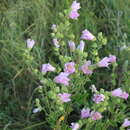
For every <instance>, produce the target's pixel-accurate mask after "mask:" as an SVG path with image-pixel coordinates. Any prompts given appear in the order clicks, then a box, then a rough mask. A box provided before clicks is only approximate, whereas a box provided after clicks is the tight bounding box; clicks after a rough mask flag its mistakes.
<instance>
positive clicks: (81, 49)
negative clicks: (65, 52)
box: [77, 40, 85, 52]
mask: <svg viewBox="0 0 130 130" xmlns="http://www.w3.org/2000/svg"><path fill="white" fill-rule="evenodd" d="M84 46H85V42H84V41H82V40H81V41H80V44H79V45H78V47H77V49H79V50H80V51H82V52H83V51H84Z"/></svg>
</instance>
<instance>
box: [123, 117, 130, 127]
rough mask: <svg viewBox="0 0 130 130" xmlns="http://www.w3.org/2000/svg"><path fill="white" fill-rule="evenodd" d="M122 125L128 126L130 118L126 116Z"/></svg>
mask: <svg viewBox="0 0 130 130" xmlns="http://www.w3.org/2000/svg"><path fill="white" fill-rule="evenodd" d="M122 126H123V127H128V126H130V120H128V119H127V118H126V119H125V120H124V123H123V124H122Z"/></svg>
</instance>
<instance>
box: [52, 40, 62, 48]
mask: <svg viewBox="0 0 130 130" xmlns="http://www.w3.org/2000/svg"><path fill="white" fill-rule="evenodd" d="M53 44H54V45H55V47H56V48H59V47H60V45H59V42H58V40H57V38H54V39H53Z"/></svg>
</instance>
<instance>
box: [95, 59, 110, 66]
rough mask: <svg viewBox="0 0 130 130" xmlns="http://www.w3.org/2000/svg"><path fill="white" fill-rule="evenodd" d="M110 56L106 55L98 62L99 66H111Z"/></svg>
mask: <svg viewBox="0 0 130 130" xmlns="http://www.w3.org/2000/svg"><path fill="white" fill-rule="evenodd" d="M109 64H110V63H109V58H108V57H104V58H103V59H102V60H101V61H99V62H98V64H97V65H98V66H99V67H108V66H109Z"/></svg>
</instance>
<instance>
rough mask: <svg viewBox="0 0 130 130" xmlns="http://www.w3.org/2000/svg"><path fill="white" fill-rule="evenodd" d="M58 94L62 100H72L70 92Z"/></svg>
mask: <svg viewBox="0 0 130 130" xmlns="http://www.w3.org/2000/svg"><path fill="white" fill-rule="evenodd" d="M58 96H59V97H60V99H61V101H62V102H70V101H71V99H70V96H71V94H69V93H63V94H61V93H59V94H58Z"/></svg>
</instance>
